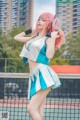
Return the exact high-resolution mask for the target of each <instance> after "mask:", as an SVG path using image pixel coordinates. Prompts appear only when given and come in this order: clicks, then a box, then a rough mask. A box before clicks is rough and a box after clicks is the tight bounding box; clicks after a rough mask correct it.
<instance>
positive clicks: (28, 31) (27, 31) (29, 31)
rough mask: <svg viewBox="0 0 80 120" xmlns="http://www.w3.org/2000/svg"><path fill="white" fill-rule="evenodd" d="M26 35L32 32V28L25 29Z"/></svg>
mask: <svg viewBox="0 0 80 120" xmlns="http://www.w3.org/2000/svg"><path fill="white" fill-rule="evenodd" d="M24 32H25V34H26V35H28V34H30V33H31V32H32V30H31V29H29V30H26V31H24Z"/></svg>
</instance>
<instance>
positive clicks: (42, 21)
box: [37, 18, 46, 30]
mask: <svg viewBox="0 0 80 120" xmlns="http://www.w3.org/2000/svg"><path fill="white" fill-rule="evenodd" d="M45 24H46V21H45V19H44V18H39V20H38V22H37V27H38V29H39V30H42V29H43V28H44V26H45Z"/></svg>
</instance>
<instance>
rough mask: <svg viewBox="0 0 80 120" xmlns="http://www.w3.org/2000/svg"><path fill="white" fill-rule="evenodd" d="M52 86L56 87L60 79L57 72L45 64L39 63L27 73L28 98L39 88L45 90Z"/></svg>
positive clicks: (59, 84) (59, 83) (58, 85)
mask: <svg viewBox="0 0 80 120" xmlns="http://www.w3.org/2000/svg"><path fill="white" fill-rule="evenodd" d="M50 86H52V88H53V89H54V88H57V87H60V86H61V81H60V79H59V77H58V75H57V73H56V72H55V71H54V70H53V69H52V68H51V67H50V66H49V65H46V64H42V63H39V64H38V65H37V66H36V67H35V68H34V69H33V71H31V72H30V74H29V85H28V98H27V99H28V100H30V99H31V97H32V96H33V95H34V94H36V93H37V92H38V91H39V90H45V89H46V88H48V87H50Z"/></svg>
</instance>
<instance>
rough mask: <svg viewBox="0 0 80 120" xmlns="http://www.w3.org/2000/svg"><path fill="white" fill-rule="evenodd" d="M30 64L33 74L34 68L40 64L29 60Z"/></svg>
mask: <svg viewBox="0 0 80 120" xmlns="http://www.w3.org/2000/svg"><path fill="white" fill-rule="evenodd" d="M28 62H29V69H30V72H32V71H33V70H34V68H35V67H36V66H37V65H38V64H39V63H38V62H35V61H33V60H30V59H28Z"/></svg>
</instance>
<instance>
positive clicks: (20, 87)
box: [0, 73, 80, 120]
mask: <svg viewBox="0 0 80 120" xmlns="http://www.w3.org/2000/svg"><path fill="white" fill-rule="evenodd" d="M58 76H59V78H60V80H61V82H62V86H61V87H59V88H56V89H51V91H50V93H49V94H48V96H47V101H46V104H45V109H44V120H80V75H79V74H65V75H64V74H58ZM28 77H29V73H26V74H25V73H22V74H21V73H0V120H29V118H30V116H29V114H28V112H27V104H28V101H27V94H28V80H29V78H28Z"/></svg>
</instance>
